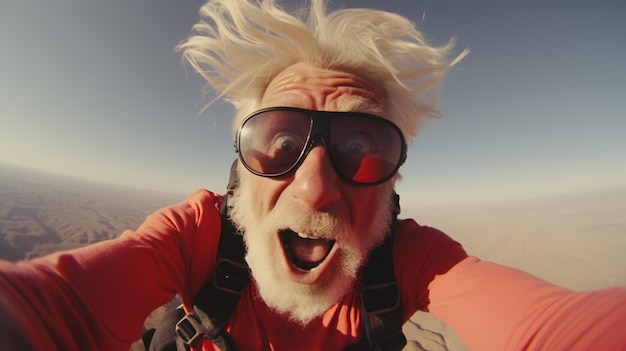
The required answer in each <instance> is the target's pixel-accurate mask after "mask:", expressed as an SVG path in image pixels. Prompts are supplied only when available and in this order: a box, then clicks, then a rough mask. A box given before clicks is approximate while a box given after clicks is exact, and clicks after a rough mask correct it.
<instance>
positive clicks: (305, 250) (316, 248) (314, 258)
mask: <svg viewBox="0 0 626 351" xmlns="http://www.w3.org/2000/svg"><path fill="white" fill-rule="evenodd" d="M331 247H332V243H331V242H330V241H328V240H325V239H306V238H301V237H299V236H297V235H292V236H291V238H290V240H289V248H290V249H291V252H292V253H293V255H294V257H295V258H296V259H298V261H301V262H309V263H314V262H319V261H322V260H323V259H324V257H326V255H327V254H328V252H329V251H330V249H331Z"/></svg>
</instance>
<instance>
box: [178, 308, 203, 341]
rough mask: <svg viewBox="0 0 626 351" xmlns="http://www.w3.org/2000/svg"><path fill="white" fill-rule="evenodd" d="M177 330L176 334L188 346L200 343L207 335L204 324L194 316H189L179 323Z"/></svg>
mask: <svg viewBox="0 0 626 351" xmlns="http://www.w3.org/2000/svg"><path fill="white" fill-rule="evenodd" d="M175 330H176V334H178V336H179V337H180V339H181V340H182V341H183V342H184V343H185V344H187V345H191V344H193V343H195V342H197V341H199V340H200V339H201V338H202V337H203V336H204V335H205V334H204V327H203V326H202V323H200V321H199V320H198V317H196V316H194V315H193V314H188V315H186V316H184V317H183V318H182V319H181V320H180V321H178V323H176V329H175Z"/></svg>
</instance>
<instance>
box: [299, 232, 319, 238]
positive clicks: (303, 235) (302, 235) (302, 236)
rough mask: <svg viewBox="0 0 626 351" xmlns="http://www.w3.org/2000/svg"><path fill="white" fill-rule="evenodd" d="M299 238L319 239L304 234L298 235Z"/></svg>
mask: <svg viewBox="0 0 626 351" xmlns="http://www.w3.org/2000/svg"><path fill="white" fill-rule="evenodd" d="M297 234H298V236H299V237H301V238H304V239H317V238H316V237H313V236H309V235H307V234H303V233H297Z"/></svg>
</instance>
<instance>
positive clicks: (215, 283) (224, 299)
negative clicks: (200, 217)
mask: <svg viewBox="0 0 626 351" xmlns="http://www.w3.org/2000/svg"><path fill="white" fill-rule="evenodd" d="M236 167H237V161H235V162H234V163H233V165H232V166H231V171H230V180H229V183H228V189H227V193H226V195H224V198H223V201H222V207H221V209H220V214H221V218H222V223H221V225H222V228H221V231H220V240H219V246H218V251H217V252H218V257H217V261H216V263H215V268H214V270H213V277H212V278H211V281H210V282H209V283H208V284H206V285H205V286H204V287H203V288H202V290H200V292H199V293H198V295H196V298H195V299H194V307H193V311H192V312H191V313H190V314H188V315H186V316H185V317H183V318H182V319H181V320H180V321H179V322H178V323H177V324H176V333H177V334H178V336H179V337H180V338H181V339H182V341H183V342H184V343H185V344H188V345H194V344H195V343H198V342H200V340H201V339H202V337H207V338H209V339H211V341H212V342H213V343H214V344H216V345H217V346H219V348H220V349H221V350H223V351H231V350H233V351H234V350H235V347H234V344H233V343H232V341H231V340H230V338H229V337H228V335H227V334H226V333H225V332H224V327H226V325H227V324H228V321H229V319H230V317H231V315H232V314H233V313H234V312H235V308H236V307H237V303H238V302H239V298H240V297H241V294H242V293H243V291H244V290H245V289H246V286H247V285H248V280H249V279H250V272H249V270H248V267H247V265H246V263H245V260H244V256H245V246H244V243H243V236H242V235H241V234H240V233H238V232H237V230H236V229H235V227H234V225H233V224H232V222H231V221H230V219H229V217H228V197H229V196H232V194H233V191H234V189H235V188H236V187H237V186H238V183H239V182H238V179H237V173H236V172H237V170H236Z"/></svg>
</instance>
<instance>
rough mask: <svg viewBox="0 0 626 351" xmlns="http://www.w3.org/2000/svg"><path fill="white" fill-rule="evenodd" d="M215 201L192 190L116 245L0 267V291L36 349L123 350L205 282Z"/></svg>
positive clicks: (213, 242) (215, 231) (214, 233)
mask: <svg viewBox="0 0 626 351" xmlns="http://www.w3.org/2000/svg"><path fill="white" fill-rule="evenodd" d="M220 201H221V198H220V197H218V196H215V195H214V194H212V193H210V192H208V191H197V192H195V193H194V194H192V195H191V196H190V197H189V198H187V199H186V200H185V201H184V202H182V203H180V204H178V205H175V206H172V207H169V208H166V209H163V210H161V211H158V212H156V213H154V214H152V215H150V216H149V217H148V218H147V220H146V221H145V222H144V224H142V225H141V227H140V228H139V229H137V230H136V231H126V232H124V233H123V234H122V236H121V237H119V238H117V239H113V240H108V241H103V242H100V243H97V244H94V245H90V246H87V247H83V248H80V249H77V250H72V251H67V252H60V253H56V254H52V255H49V256H46V257H42V258H40V259H35V260H32V261H23V262H18V263H10V262H0V292H1V293H2V295H4V296H3V298H4V299H5V300H7V302H8V303H9V304H10V305H11V306H13V307H14V308H13V309H14V310H15V311H19V314H18V316H16V318H18V320H17V321H16V323H18V324H21V325H22V327H23V328H24V330H26V331H27V334H28V335H29V336H30V340H31V341H32V342H33V344H34V346H35V349H36V350H64V351H66V350H67V351H69V350H128V348H129V347H130V344H131V343H132V342H134V341H135V340H137V339H139V337H140V336H141V330H142V325H143V322H144V320H145V318H146V317H147V316H148V314H149V313H150V312H151V311H152V310H154V309H155V308H156V307H159V306H161V305H162V304H164V303H166V302H168V301H170V300H171V299H172V298H173V297H174V295H175V294H177V293H180V294H181V296H182V297H183V300H184V301H185V302H186V303H189V302H190V301H191V299H192V297H193V296H194V295H195V294H196V293H197V291H199V289H200V288H201V287H202V285H203V284H204V282H205V281H206V279H207V278H208V277H209V276H210V272H211V271H212V268H213V262H214V261H215V255H216V251H217V242H218V240H219V230H220V220H219V203H220Z"/></svg>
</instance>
